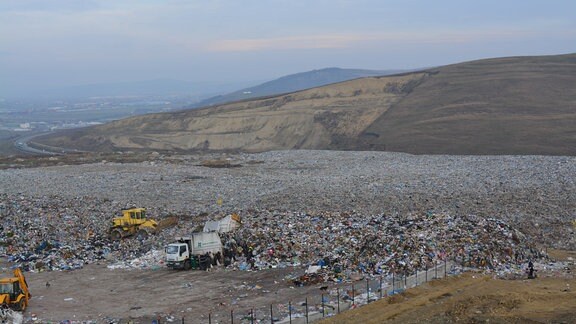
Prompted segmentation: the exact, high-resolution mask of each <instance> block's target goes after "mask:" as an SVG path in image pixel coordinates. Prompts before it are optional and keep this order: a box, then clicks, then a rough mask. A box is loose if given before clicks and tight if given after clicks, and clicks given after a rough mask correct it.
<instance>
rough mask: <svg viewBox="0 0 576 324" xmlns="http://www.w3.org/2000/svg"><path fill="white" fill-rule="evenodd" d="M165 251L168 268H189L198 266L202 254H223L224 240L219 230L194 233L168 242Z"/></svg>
mask: <svg viewBox="0 0 576 324" xmlns="http://www.w3.org/2000/svg"><path fill="white" fill-rule="evenodd" d="M165 251H166V266H167V267H168V268H172V269H184V270H189V269H191V268H193V267H194V268H196V267H198V265H199V259H200V257H201V256H204V255H206V254H209V253H211V254H212V255H216V254H217V253H218V252H220V254H222V241H221V240H220V235H218V233H217V232H198V233H192V236H189V237H181V238H179V239H178V240H177V241H176V242H175V243H170V244H168V246H167V247H166V248H165Z"/></svg>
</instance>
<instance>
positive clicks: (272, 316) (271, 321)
mask: <svg viewBox="0 0 576 324" xmlns="http://www.w3.org/2000/svg"><path fill="white" fill-rule="evenodd" d="M270 324H274V313H272V304H270Z"/></svg>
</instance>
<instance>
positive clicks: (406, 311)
mask: <svg viewBox="0 0 576 324" xmlns="http://www.w3.org/2000/svg"><path fill="white" fill-rule="evenodd" d="M549 252H550V254H551V255H554V256H556V257H557V259H558V260H562V259H566V258H567V257H572V259H574V257H576V251H558V250H555V251H549ZM575 270H576V268H575V267H574V265H572V266H571V267H570V270H569V271H570V272H568V273H567V272H563V273H562V274H560V273H558V272H555V273H553V272H549V273H542V272H541V273H539V277H538V278H536V279H534V280H528V279H518V280H501V279H496V278H494V277H493V276H488V275H483V274H478V273H465V274H463V275H461V276H458V277H448V278H447V279H442V280H437V281H431V282H429V283H427V284H425V285H422V286H419V287H417V288H414V289H410V290H408V291H406V292H404V293H402V294H399V295H396V296H392V297H388V298H385V299H383V300H379V301H377V302H373V303H371V304H369V305H366V306H363V307H360V308H358V309H355V310H351V311H348V312H344V313H342V314H340V315H338V316H335V317H331V318H330V319H327V320H324V321H322V322H321V323H323V324H331V323H339V324H341V323H576V278H575V276H574V271H575Z"/></svg>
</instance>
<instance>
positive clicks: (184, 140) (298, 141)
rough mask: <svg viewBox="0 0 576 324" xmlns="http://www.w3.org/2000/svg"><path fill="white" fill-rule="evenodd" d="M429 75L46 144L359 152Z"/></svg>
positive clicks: (132, 124)
mask: <svg viewBox="0 0 576 324" xmlns="http://www.w3.org/2000/svg"><path fill="white" fill-rule="evenodd" d="M427 75H428V74H427V73H412V74H406V75H401V76H392V77H375V78H363V79H358V80H353V81H347V82H342V83H338V84H333V85H330V86H325V87H319V88H314V89H309V90H306V91H300V92H295V93H291V94H287V95H283V96H279V97H270V98H262V99H258V100H251V101H242V102H237V103H232V104H227V105H222V106H217V107H210V108H205V109H200V110H188V111H182V112H179V113H171V114H153V115H144V116H139V117H134V118H129V119H124V120H120V121H116V122H112V123H109V124H106V125H102V126H99V127H93V128H87V129H83V130H76V131H70V132H66V133H62V134H60V135H57V136H52V137H50V138H48V139H45V140H43V142H46V143H48V144H50V145H53V146H60V147H76V148H79V149H83V150H94V149H96V150H116V149H120V150H122V149H152V150H176V151H178V150H221V151H230V150H242V151H249V152H256V151H267V150H282V149H340V148H342V147H346V148H352V145H353V143H354V142H355V138H356V137H357V136H358V135H359V134H360V133H362V132H363V131H364V130H365V128H366V127H367V126H368V125H371V124H372V123H373V122H374V121H375V120H377V119H378V118H379V117H380V116H381V115H382V114H383V113H385V112H386V111H388V109H389V108H390V107H391V106H392V105H393V104H395V103H397V102H398V101H399V100H400V99H402V98H403V97H404V96H406V94H408V93H409V92H410V91H411V90H412V89H413V88H414V87H416V86H417V85H418V84H420V83H421V82H422V81H423V80H424V79H425V78H426V76H427Z"/></svg>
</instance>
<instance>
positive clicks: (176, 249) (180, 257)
mask: <svg viewBox="0 0 576 324" xmlns="http://www.w3.org/2000/svg"><path fill="white" fill-rule="evenodd" d="M190 244H191V242H190V240H179V241H178V242H176V243H171V244H168V246H167V247H166V248H165V252H166V266H167V267H169V268H173V269H184V270H189V269H191V268H192V266H193V260H192V259H193V255H192V252H191V245H190Z"/></svg>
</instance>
